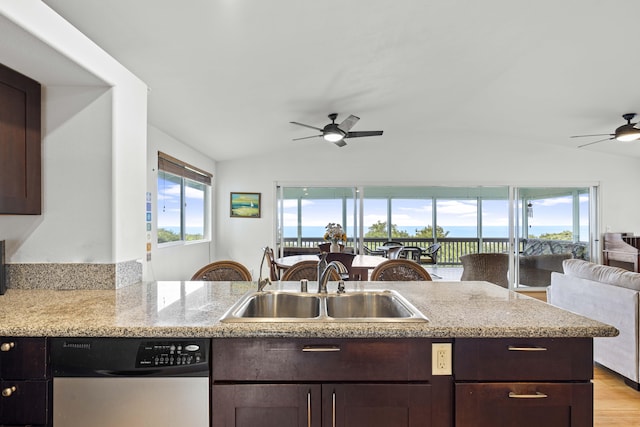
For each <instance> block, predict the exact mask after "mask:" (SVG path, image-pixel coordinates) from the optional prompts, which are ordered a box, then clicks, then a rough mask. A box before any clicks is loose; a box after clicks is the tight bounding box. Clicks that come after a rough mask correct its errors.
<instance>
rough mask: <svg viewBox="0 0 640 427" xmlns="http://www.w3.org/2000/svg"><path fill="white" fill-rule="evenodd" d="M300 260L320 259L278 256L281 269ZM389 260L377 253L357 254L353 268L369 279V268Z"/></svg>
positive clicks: (314, 259) (362, 278)
mask: <svg viewBox="0 0 640 427" xmlns="http://www.w3.org/2000/svg"><path fill="white" fill-rule="evenodd" d="M300 261H320V257H319V256H318V255H311V254H309V255H289V256H285V257H281V258H276V259H275V263H276V266H277V267H278V268H279V269H281V270H286V269H287V268H289V267H291V266H292V265H294V264H296V263H298V262H300ZM385 261H387V258H385V257H381V256H375V255H356V256H354V258H353V263H352V264H351V269H352V270H353V271H354V272H355V273H356V274H359V275H360V280H369V270H372V269H374V268H376V267H377V266H378V265H379V264H381V263H383V262H385Z"/></svg>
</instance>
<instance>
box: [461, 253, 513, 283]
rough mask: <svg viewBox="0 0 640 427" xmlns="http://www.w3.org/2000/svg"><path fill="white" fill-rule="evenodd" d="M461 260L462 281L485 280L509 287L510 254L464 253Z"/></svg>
mask: <svg viewBox="0 0 640 427" xmlns="http://www.w3.org/2000/svg"><path fill="white" fill-rule="evenodd" d="M460 261H462V276H461V277H460V280H461V281H469V280H483V281H487V282H491V283H494V284H496V285H499V286H502V287H503V288H508V287H509V277H508V273H509V254H501V253H481V254H467V255H462V256H461V257H460Z"/></svg>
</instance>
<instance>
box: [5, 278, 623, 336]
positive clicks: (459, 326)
mask: <svg viewBox="0 0 640 427" xmlns="http://www.w3.org/2000/svg"><path fill="white" fill-rule="evenodd" d="M297 285H298V284H297V283H287V282H279V283H275V284H273V287H272V288H271V289H276V290H295V287H296V286H297ZM371 288H385V289H394V290H397V291H398V292H400V293H401V294H402V295H403V296H404V297H405V298H406V299H408V300H409V301H410V302H411V303H412V304H413V305H414V306H415V307H416V308H417V309H418V310H420V311H421V312H422V313H423V314H424V315H425V316H426V317H427V318H428V319H429V321H428V322H426V323H404V322H398V323H396V322H392V323H378V322H372V323H368V322H353V323H351V322H332V323H329V324H326V323H313V322H289V323H286V322H258V323H223V322H220V317H221V316H222V315H223V314H224V312H226V311H227V309H228V308H229V307H230V306H231V305H232V304H233V303H235V302H236V301H237V300H238V299H239V298H240V297H241V296H242V295H244V294H245V293H246V292H247V291H250V290H253V289H255V283H251V282H222V283H215V284H214V283H213V282H150V283H141V284H135V285H131V286H127V287H125V288H121V289H117V290H76V291H74V290H71V291H54V290H13V289H9V290H7V293H6V294H5V295H3V296H0V335H1V336H15V337H19V336H25V337H35V336H46V337H175V338H182V337H194V338H195V337H201V338H218V337H225V338H229V337H231V338H234V337H236V338H248V337H264V338H279V337H291V338H300V337H306V338H443V339H445V338H472V337H477V338H505V337H522V338H569V337H613V336H616V335H617V334H618V331H617V330H616V329H615V328H614V327H612V326H609V325H606V324H603V323H600V322H597V321H595V320H592V319H588V318H586V317H582V316H579V315H577V314H574V313H570V312H568V311H565V310H561V309H559V308H557V307H553V306H551V305H549V304H546V303H544V302H541V301H539V300H536V299H533V298H530V297H527V296H524V295H521V294H518V293H516V292H513V291H509V290H506V289H504V288H500V287H498V286H496V285H492V284H489V283H486V282H433V283H426V282H413V283H406V282H387V283H382V282H354V283H349V284H348V285H347V292H357V291H359V290H364V289H367V290H368V289H371ZM177 290H180V292H179V293H178V294H179V295H178V296H177V297H176V293H177ZM171 298H177V299H176V300H172V299H171Z"/></svg>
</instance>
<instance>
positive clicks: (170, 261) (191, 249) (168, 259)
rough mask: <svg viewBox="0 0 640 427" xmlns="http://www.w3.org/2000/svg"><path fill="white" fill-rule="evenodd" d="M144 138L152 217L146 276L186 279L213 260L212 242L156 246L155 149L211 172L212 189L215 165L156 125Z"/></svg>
mask: <svg viewBox="0 0 640 427" xmlns="http://www.w3.org/2000/svg"><path fill="white" fill-rule="evenodd" d="M148 138H149V139H148V151H147V183H148V191H149V192H150V193H151V194H152V199H151V200H152V217H153V218H154V220H153V221H152V226H153V228H152V234H151V245H152V246H151V247H152V249H151V261H150V262H148V263H147V268H148V274H147V278H148V280H185V279H189V278H190V277H191V276H192V275H193V273H195V272H196V271H198V269H200V267H203V266H205V265H207V264H209V263H210V262H211V261H212V260H213V257H214V255H213V254H214V250H213V244H212V243H211V242H202V243H197V242H193V243H186V244H177V245H163V246H161V247H158V244H157V240H158V239H157V227H156V221H155V218H157V214H158V204H157V200H158V198H157V194H158V186H157V184H158V170H157V168H158V151H162V152H163V153H165V154H168V155H170V156H172V157H175V158H177V159H180V160H182V161H184V162H186V163H189V164H190V165H193V166H196V167H197V168H199V169H202V170H204V171H207V172H209V173H211V174H213V175H214V176H213V182H214V185H213V186H212V188H215V182H216V175H215V171H216V164H215V162H214V161H213V160H212V159H210V158H208V157H207V156H205V155H203V154H202V153H200V152H198V151H195V150H193V149H192V148H190V147H188V146H187V145H185V144H184V143H182V142H180V141H178V140H176V139H175V138H173V137H171V136H170V135H167V134H166V133H164V132H162V131H161V130H159V129H158V128H156V127H153V126H149V128H148ZM211 201H215V192H214V191H212V194H211ZM212 205H214V206H215V204H214V203H212ZM214 209H215V207H214ZM216 215H217V212H216V211H214V212H213V217H214V218H215V216H216Z"/></svg>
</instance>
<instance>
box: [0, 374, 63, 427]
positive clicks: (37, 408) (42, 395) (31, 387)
mask: <svg viewBox="0 0 640 427" xmlns="http://www.w3.org/2000/svg"><path fill="white" fill-rule="evenodd" d="M0 390H2V394H1V395H0V402H1V403H0V424H1V425H6V424H10V425H13V424H19V425H25V424H29V425H31V424H50V422H51V421H50V418H51V417H50V415H51V414H50V411H49V399H50V396H51V391H52V390H51V381H0Z"/></svg>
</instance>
